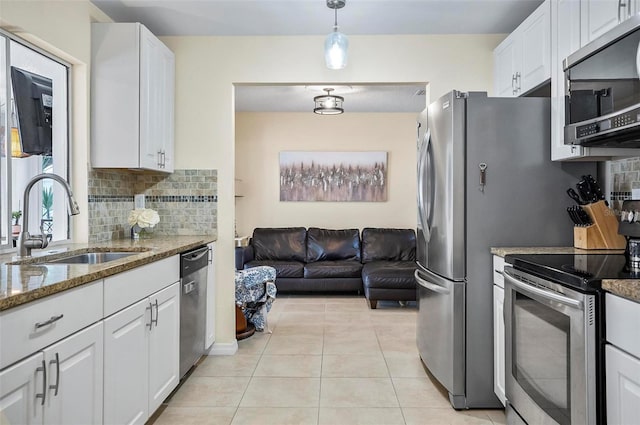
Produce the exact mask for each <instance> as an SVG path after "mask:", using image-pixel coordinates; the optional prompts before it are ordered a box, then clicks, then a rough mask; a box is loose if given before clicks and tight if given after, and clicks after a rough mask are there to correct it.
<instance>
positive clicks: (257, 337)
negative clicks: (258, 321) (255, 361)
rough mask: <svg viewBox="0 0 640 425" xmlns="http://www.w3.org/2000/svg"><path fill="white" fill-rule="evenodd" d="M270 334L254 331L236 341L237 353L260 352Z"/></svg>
mask: <svg viewBox="0 0 640 425" xmlns="http://www.w3.org/2000/svg"><path fill="white" fill-rule="evenodd" d="M270 338H271V334H269V333H266V332H256V333H255V334H253V335H252V336H250V337H249V338H246V339H243V340H241V341H238V354H262V352H263V351H264V348H265V347H266V346H267V343H268V342H269V339H270Z"/></svg>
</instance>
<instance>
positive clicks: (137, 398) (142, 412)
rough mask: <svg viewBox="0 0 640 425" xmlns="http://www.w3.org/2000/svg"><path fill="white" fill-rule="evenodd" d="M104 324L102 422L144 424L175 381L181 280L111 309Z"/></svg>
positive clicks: (177, 379)
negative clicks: (116, 308) (140, 299)
mask: <svg viewBox="0 0 640 425" xmlns="http://www.w3.org/2000/svg"><path fill="white" fill-rule="evenodd" d="M104 326H105V343H104V377H105V378H104V385H105V387H104V391H105V397H104V423H105V424H144V423H145V422H146V420H147V419H148V417H149V416H150V415H151V414H152V413H153V412H154V411H155V410H156V408H157V407H158V406H160V404H161V403H162V401H163V400H164V399H165V398H166V397H167V396H168V395H169V394H170V393H171V391H173V389H174V388H175V387H176V386H177V384H178V381H179V376H178V374H179V371H178V367H179V353H180V352H179V347H180V285H179V283H174V284H172V285H170V286H169V287H167V288H165V289H163V290H160V291H158V292H156V293H154V294H152V295H151V296H149V297H148V298H145V299H143V300H142V301H139V302H137V303H136V304H134V305H132V306H130V307H127V308H125V309H124V310H122V311H119V312H118V313H115V314H114V315H113V316H111V317H109V318H107V319H105V321H104Z"/></svg>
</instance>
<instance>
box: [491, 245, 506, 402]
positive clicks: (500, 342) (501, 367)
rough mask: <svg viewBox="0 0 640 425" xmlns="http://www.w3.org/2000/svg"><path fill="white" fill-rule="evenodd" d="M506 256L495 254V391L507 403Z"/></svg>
mask: <svg viewBox="0 0 640 425" xmlns="http://www.w3.org/2000/svg"><path fill="white" fill-rule="evenodd" d="M503 272H504V258H503V257H500V256H499V255H494V256H493V392H494V393H495V394H496V396H498V399H499V400H500V401H501V402H502V404H503V405H504V404H505V400H506V397H505V391H504V374H505V350H504V275H503Z"/></svg>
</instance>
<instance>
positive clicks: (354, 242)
mask: <svg viewBox="0 0 640 425" xmlns="http://www.w3.org/2000/svg"><path fill="white" fill-rule="evenodd" d="M336 260H354V261H360V231H359V230H358V229H340V230H333V229H319V228H317V227H310V228H309V230H308V231H307V263H311V262H314V261H336Z"/></svg>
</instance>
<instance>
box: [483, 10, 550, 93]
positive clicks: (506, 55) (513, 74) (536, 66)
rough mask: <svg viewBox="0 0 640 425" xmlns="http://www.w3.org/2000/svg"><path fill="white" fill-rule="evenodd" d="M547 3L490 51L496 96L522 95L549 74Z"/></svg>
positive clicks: (548, 12) (546, 78)
mask: <svg viewBox="0 0 640 425" xmlns="http://www.w3.org/2000/svg"><path fill="white" fill-rule="evenodd" d="M550 7H551V6H550V0H547V1H545V2H544V3H543V4H542V5H540V6H539V7H538V8H537V9H536V10H535V11H534V12H533V13H532V14H531V15H529V17H528V18H527V19H525V20H524V22H522V24H520V26H518V28H516V29H515V30H514V31H513V32H512V33H511V34H510V35H509V36H508V37H507V38H506V39H505V40H504V41H503V42H502V43H500V45H498V47H496V49H495V50H494V51H493V59H494V89H495V93H496V96H500V97H515V96H520V95H523V94H525V93H527V92H529V91H531V90H532V89H534V88H536V87H538V86H539V85H541V84H542V83H544V82H545V81H547V80H548V79H549V78H550V77H551V44H550V28H549V27H550V16H551V10H550Z"/></svg>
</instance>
